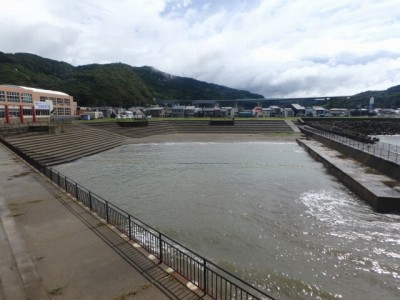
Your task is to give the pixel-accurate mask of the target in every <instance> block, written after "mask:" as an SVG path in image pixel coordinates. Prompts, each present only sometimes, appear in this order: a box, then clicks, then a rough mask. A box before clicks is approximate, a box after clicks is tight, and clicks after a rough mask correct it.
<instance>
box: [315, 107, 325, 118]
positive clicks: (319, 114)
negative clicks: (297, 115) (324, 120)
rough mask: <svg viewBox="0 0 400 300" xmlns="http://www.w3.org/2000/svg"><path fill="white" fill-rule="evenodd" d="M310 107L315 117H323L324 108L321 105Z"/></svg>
mask: <svg viewBox="0 0 400 300" xmlns="http://www.w3.org/2000/svg"><path fill="white" fill-rule="evenodd" d="M312 109H313V116H315V117H323V116H324V115H325V108H323V107H322V106H313V107H312Z"/></svg>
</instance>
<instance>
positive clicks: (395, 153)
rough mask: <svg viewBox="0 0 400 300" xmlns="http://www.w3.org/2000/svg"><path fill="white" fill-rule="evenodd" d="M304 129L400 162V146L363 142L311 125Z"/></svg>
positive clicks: (397, 162)
mask: <svg viewBox="0 0 400 300" xmlns="http://www.w3.org/2000/svg"><path fill="white" fill-rule="evenodd" d="M302 130H303V131H305V132H310V133H312V134H317V135H320V136H323V137H326V138H328V139H331V140H333V141H336V142H339V143H342V144H345V145H348V146H350V147H353V148H356V149H358V150H361V151H364V152H367V153H370V154H373V155H375V156H377V157H380V158H382V159H386V160H390V161H392V162H394V163H396V164H400V146H397V145H392V144H388V143H383V142H376V143H375V144H371V143H363V142H361V141H356V140H353V139H350V138H348V137H345V136H341V135H337V134H333V133H330V132H326V131H323V130H321V129H316V128H313V127H309V126H307V127H303V128H302Z"/></svg>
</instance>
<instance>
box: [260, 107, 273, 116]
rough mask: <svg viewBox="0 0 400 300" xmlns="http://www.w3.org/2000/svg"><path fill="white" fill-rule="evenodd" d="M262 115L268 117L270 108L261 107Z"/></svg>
mask: <svg viewBox="0 0 400 300" xmlns="http://www.w3.org/2000/svg"><path fill="white" fill-rule="evenodd" d="M262 113H263V116H264V117H270V116H271V108H270V107H263V108H262Z"/></svg>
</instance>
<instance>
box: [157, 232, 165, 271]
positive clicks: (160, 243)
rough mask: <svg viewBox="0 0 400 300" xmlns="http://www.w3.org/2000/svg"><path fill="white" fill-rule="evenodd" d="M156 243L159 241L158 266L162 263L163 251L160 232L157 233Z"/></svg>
mask: <svg viewBox="0 0 400 300" xmlns="http://www.w3.org/2000/svg"><path fill="white" fill-rule="evenodd" d="M158 241H159V248H160V262H159V263H160V264H161V263H162V262H163V260H164V257H163V250H162V234H161V232H159V233H158Z"/></svg>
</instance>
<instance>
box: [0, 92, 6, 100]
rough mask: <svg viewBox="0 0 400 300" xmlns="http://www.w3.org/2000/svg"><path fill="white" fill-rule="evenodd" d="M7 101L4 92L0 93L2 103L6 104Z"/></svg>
mask: <svg viewBox="0 0 400 300" xmlns="http://www.w3.org/2000/svg"><path fill="white" fill-rule="evenodd" d="M5 101H6V94H5V93H4V91H0V102H5Z"/></svg>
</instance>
